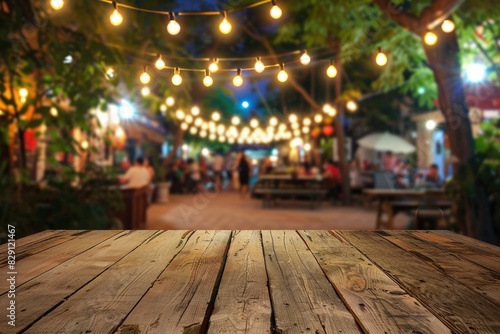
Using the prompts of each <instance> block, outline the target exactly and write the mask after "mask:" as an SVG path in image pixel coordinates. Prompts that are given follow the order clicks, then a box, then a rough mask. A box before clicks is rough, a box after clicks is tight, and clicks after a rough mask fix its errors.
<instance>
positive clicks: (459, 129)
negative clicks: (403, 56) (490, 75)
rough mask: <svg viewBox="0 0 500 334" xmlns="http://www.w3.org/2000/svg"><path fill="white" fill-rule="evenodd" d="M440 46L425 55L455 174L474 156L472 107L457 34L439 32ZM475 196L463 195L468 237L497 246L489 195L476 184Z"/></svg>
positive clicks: (465, 228) (429, 50) (465, 229)
mask: <svg viewBox="0 0 500 334" xmlns="http://www.w3.org/2000/svg"><path fill="white" fill-rule="evenodd" d="M434 33H436V34H437V35H438V36H439V42H438V43H437V44H435V45H433V46H428V45H425V44H424V49H425V53H426V55H427V60H428V62H429V66H430V67H431V69H432V71H433V73H434V78H435V81H436V84H437V86H438V92H439V105H440V107H441V112H442V113H443V115H444V118H445V121H446V127H447V132H448V136H449V138H450V147H451V153H452V155H453V157H454V163H453V170H454V173H453V174H454V175H457V172H458V168H459V166H460V165H463V164H465V163H467V162H468V161H469V159H471V158H472V157H473V155H474V142H473V135H472V127H471V122H470V119H469V107H468V106H467V104H466V102H465V93H464V88H463V82H462V78H461V73H460V68H461V67H460V60H459V57H458V56H459V51H460V50H459V45H458V40H457V35H456V33H455V32H452V33H449V34H445V33H442V32H440V31H438V30H437V29H436V31H434ZM474 189H475V192H474V194H471V195H470V196H467V195H468V194H464V196H463V198H464V199H465V202H466V203H465V204H466V219H465V222H464V224H463V226H462V230H463V231H464V233H465V234H467V235H469V236H472V237H474V238H477V239H481V240H483V241H486V242H490V243H496V244H498V242H499V238H498V236H497V235H496V234H495V231H494V230H493V224H492V223H493V221H492V215H491V212H490V209H489V203H488V198H487V195H486V192H485V191H484V189H482V187H481V186H480V185H479V184H478V182H477V181H474Z"/></svg>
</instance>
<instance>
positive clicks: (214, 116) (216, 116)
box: [212, 111, 220, 122]
mask: <svg viewBox="0 0 500 334" xmlns="http://www.w3.org/2000/svg"><path fill="white" fill-rule="evenodd" d="M212 120H213V121H215V122H218V121H219V120H220V113H219V112H218V111H214V112H213V113H212Z"/></svg>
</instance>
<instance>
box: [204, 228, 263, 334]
mask: <svg viewBox="0 0 500 334" xmlns="http://www.w3.org/2000/svg"><path fill="white" fill-rule="evenodd" d="M270 331H271V301H270V299H269V292H268V289H267V275H266V269H265V265H264V254H263V253H262V240H261V236H260V231H238V232H236V233H234V234H233V238H232V241H231V246H230V248H229V252H228V256H227V260H226V265H225V267H224V273H223V275H222V280H221V283H220V286H219V292H218V294H217V299H216V301H215V306H214V310H213V312H212V316H211V317H210V326H209V328H208V333H228V334H233V333H234V334H236V333H248V334H250V333H255V334H262V333H270Z"/></svg>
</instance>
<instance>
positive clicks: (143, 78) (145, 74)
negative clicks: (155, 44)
mask: <svg viewBox="0 0 500 334" xmlns="http://www.w3.org/2000/svg"><path fill="white" fill-rule="evenodd" d="M139 80H140V81H141V83H142V84H144V85H147V84H148V83H149V82H150V81H151V77H150V76H149V74H148V72H146V68H144V71H143V72H142V74H141V76H140V77H139Z"/></svg>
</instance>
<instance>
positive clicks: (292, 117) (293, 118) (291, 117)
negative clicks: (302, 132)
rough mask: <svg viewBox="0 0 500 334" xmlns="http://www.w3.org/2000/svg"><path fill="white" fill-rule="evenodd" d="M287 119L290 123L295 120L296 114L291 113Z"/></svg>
mask: <svg viewBox="0 0 500 334" xmlns="http://www.w3.org/2000/svg"><path fill="white" fill-rule="evenodd" d="M288 120H289V121H290V123H295V122H297V115H295V114H291V115H290V116H288Z"/></svg>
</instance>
